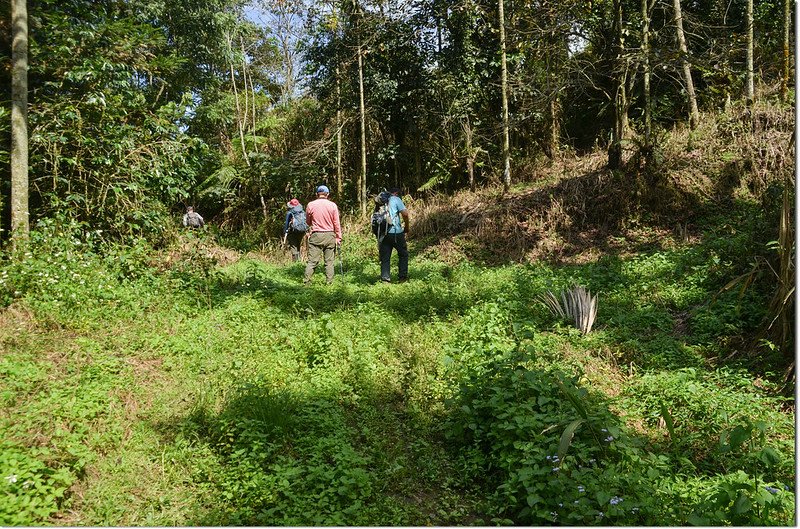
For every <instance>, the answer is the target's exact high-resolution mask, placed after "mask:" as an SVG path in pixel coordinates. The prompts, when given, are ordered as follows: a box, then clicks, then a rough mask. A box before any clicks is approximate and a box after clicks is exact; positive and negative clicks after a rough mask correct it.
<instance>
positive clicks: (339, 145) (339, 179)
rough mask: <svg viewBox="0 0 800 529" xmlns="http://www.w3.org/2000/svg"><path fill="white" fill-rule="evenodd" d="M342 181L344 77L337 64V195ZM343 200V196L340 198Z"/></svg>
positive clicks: (341, 190)
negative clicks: (342, 77)
mask: <svg viewBox="0 0 800 529" xmlns="http://www.w3.org/2000/svg"><path fill="white" fill-rule="evenodd" d="M343 190H344V182H342V79H341V76H340V69H339V66H338V65H337V66H336V196H337V197H341V196H342V193H343V192H344V191H343ZM339 200H341V198H339Z"/></svg>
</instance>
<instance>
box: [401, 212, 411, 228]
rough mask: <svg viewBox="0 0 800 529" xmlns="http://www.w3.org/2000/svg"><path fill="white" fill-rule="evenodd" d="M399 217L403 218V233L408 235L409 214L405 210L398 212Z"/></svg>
mask: <svg viewBox="0 0 800 529" xmlns="http://www.w3.org/2000/svg"><path fill="white" fill-rule="evenodd" d="M400 216H401V217H403V233H408V228H409V218H410V216H409V214H408V210H407V209H403V210H400Z"/></svg>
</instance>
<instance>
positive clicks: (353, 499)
mask: <svg viewBox="0 0 800 529" xmlns="http://www.w3.org/2000/svg"><path fill="white" fill-rule="evenodd" d="M576 163H577V162H576ZM582 163H584V164H586V163H588V162H586V161H584V162H582ZM590 165H591V164H590ZM573 169H574V168H573ZM583 169H584V171H582V172H578V174H576V176H575V177H574V178H571V177H570V178H566V179H564V178H561V177H556V176H554V177H553V178H549V177H548V178H544V177H543V178H542V179H541V181H539V182H530V183H528V184H525V185H524V186H520V187H519V188H516V189H514V190H512V192H511V193H510V194H508V195H505V196H502V194H501V193H500V192H499V191H497V190H492V189H488V190H482V191H480V192H479V193H476V194H470V193H460V194H457V195H456V196H455V197H454V198H453V199H446V198H444V197H434V198H432V199H428V200H426V201H422V200H417V201H414V200H409V207H410V208H411V211H412V212H413V215H414V224H413V225H414V231H413V236H412V239H411V244H410V247H411V264H410V275H411V280H410V281H409V282H408V283H404V284H389V285H386V284H380V283H379V282H378V281H377V279H378V275H379V265H378V262H377V256H376V250H375V242H374V239H372V238H371V237H370V236H368V235H367V234H366V232H365V230H364V229H362V228H358V229H356V228H355V224H352V225H348V226H347V227H346V232H345V235H346V238H345V245H344V248H343V252H342V256H341V257H342V259H341V260H339V261H337V264H336V271H337V277H336V281H335V283H334V284H333V285H332V286H326V285H324V280H323V277H322V273H321V270H318V271H317V273H316V275H315V277H314V281H313V283H312V285H310V286H308V287H304V286H303V285H302V273H303V268H304V266H303V264H302V263H291V262H290V261H289V260H288V256H287V255H286V254H285V253H283V250H282V249H280V248H279V247H278V246H276V245H274V244H271V245H267V246H266V247H265V248H262V250H261V251H252V252H247V253H244V252H236V251H233V250H231V249H228V248H224V247H221V246H220V245H219V244H218V243H217V242H215V241H214V240H213V238H212V237H210V236H209V235H206V234H204V235H201V236H200V237H195V236H193V235H192V234H189V235H186V236H182V238H181V239H180V242H179V243H178V244H176V245H175V246H173V247H171V248H168V249H163V250H159V251H155V250H152V249H149V248H145V249H136V248H134V249H125V250H120V251H121V252H122V253H120V254H119V255H117V256H113V257H110V258H109V257H107V256H105V257H103V256H98V255H95V254H92V253H91V252H81V251H80V249H76V248H75V247H74V246H70V245H71V244H73V243H72V242H69V241H67V242H65V241H64V240H62V238H58V237H56V236H55V235H54V236H53V237H52V238H51V239H47V238H46V237H45V243H43V248H42V251H41V253H36V254H35V255H34V256H33V257H32V260H31V261H30V262H28V263H26V268H24V269H22V268H13V267H12V265H8V266H7V267H5V268H4V269H3V270H2V271H0V274H2V278H3V281H4V282H5V281H14V278H15V277H16V278H23V279H24V280H23V279H16V283H15V285H16V286H15V288H19V289H23V290H24V294H22V293H20V292H22V290H19V291H17V292H18V294H17V298H16V299H15V300H14V301H13V302H12V303H10V304H9V305H8V306H7V307H6V308H4V309H3V310H2V312H0V344H2V353H1V354H0V373H2V375H3V376H2V377H0V399H2V409H3V411H2V412H0V433H2V436H1V437H2V439H3V440H2V441H0V477H3V478H4V479H3V480H2V485H3V486H4V487H6V489H7V490H5V497H6V498H7V501H6V502H5V505H4V506H2V507H0V523H2V524H3V525H69V526H78V525H95V526H119V525H123V526H139V525H144V526H168V525H313V526H319V525H406V526H408V525H412V526H416V525H438V526H452V525H495V524H511V523H515V524H527V525H541V524H570V525H652V524H656V525H674V524H678V525H683V524H687V523H701V524H709V525H713V524H714V523H734V524H745V525H747V524H748V523H757V524H770V523H779V524H792V523H794V520H795V515H794V510H793V505H794V482H795V470H794V468H795V456H794V442H795V434H794V427H793V425H794V404H793V401H792V400H791V399H789V398H786V396H785V395H786V393H785V392H784V393H782V392H781V388H780V387H779V386H780V384H779V382H780V376H779V374H776V373H774V372H770V371H764V370H762V371H758V370H754V369H752V365H751V364H748V363H747V362H742V361H740V360H741V359H742V358H745V359H746V358H747V357H748V355H747V353H748V350H746V349H744V348H745V347H748V344H749V343H750V342H748V341H747V340H742V339H741V337H742V336H747V335H748V333H753V332H754V330H755V329H757V328H758V325H759V324H760V321H761V318H762V317H763V315H764V310H765V308H764V305H765V302H764V300H765V291H764V290H759V289H757V288H755V286H754V287H753V288H750V289H741V290H737V291H736V292H734V291H727V292H722V290H724V289H723V288H722V287H723V286H724V285H725V284H726V283H727V282H728V281H729V280H730V279H731V278H732V277H735V276H736V275H737V274H739V273H740V270H739V269H740V268H741V266H742V259H741V255H742V252H744V251H747V249H748V248H749V245H750V244H752V234H753V233H754V232H756V231H757V230H758V229H759V226H760V225H758V221H757V219H756V217H754V215H753V211H756V210H757V209H758V207H759V206H757V205H753V204H747V203H745V202H742V201H739V200H738V199H736V197H735V196H732V197H731V201H730V202H728V203H727V205H726V206H725V207H723V208H716V209H715V208H708V209H704V210H698V214H696V215H694V216H692V217H691V218H686V217H681V216H668V215H666V214H665V213H663V210H662V214H660V215H650V214H645V213H643V212H642V213H641V214H634V215H631V214H630V213H631V207H630V204H629V203H628V202H626V201H623V200H622V199H620V200H618V201H617V202H615V203H612V204H609V203H605V202H603V200H602V197H604V196H606V193H611V192H612V191H611V190H612V189H616V188H617V187H615V186H618V185H619V184H618V183H615V181H614V180H613V178H614V175H613V174H611V173H605V172H603V171H601V170H600V169H599V168H598V167H595V166H586V167H584V168H583ZM559 170H561V169H559ZM590 188H591V189H594V190H595V192H594V193H593V194H584V191H586V190H587V189H590ZM589 199H591V200H593V201H595V202H592V203H587V202H586V201H587V200H589ZM592 204H596V205H597V208H593V207H592ZM581 210H582V211H583V212H584V213H583V216H582V217H581V216H580V215H578V212H580V211H581ZM615 210H619V211H625V212H626V214H625V215H622V214H616V213H614V211H615ZM634 213H636V212H635V211H634ZM48 245H49V246H48ZM59 248H60V249H61V250H63V251H60V250H59ZM64 248H66V249H64ZM746 264H747V263H745V265H746ZM393 270H394V271H395V272H396V257H394V260H393ZM342 272H343V273H342ZM9 278H11V279H9ZM52 279H56V280H55V281H53V280H52ZM576 284H579V285H583V286H585V287H587V288H589V290H590V291H591V292H592V293H593V294H597V295H598V311H597V321H596V323H595V325H594V328H593V329H592V331H591V332H590V333H589V334H587V335H583V334H581V333H580V332H579V331H577V329H575V328H574V327H573V326H572V325H570V323H569V322H566V321H562V320H561V319H559V318H558V317H556V316H554V315H552V314H551V313H550V312H549V311H548V310H547V308H546V307H545V306H544V304H542V303H541V302H539V296H540V295H542V294H543V293H545V292H546V291H548V290H550V291H553V292H556V293H557V292H558V291H559V290H560V289H566V288H570V287H571V286H573V285H576ZM23 287H24V288H23ZM542 377H543V378H542ZM565 383H566V384H567V386H566V387H565V386H564V384H565ZM573 385H574V387H573ZM559 388H561V389H559ZM569 388H572V389H569ZM601 426H602V428H601ZM600 431H603V432H604V433H603V434H602V435H603V437H606V436H607V439H605V441H604V440H603V439H600V440H599V441H597V442H595V441H594V440H593V438H594V437H596V434H597V433H598V432H600ZM570 432H571V433H572V434H573V435H574V436H575V437H574V438H572V437H570V436H569V435H568V433H570ZM759 432H760V434H759ZM731 439H735V440H736V442H734V441H732V440H731ZM726 443H727V444H726ZM612 445H613V446H612ZM567 450H568V451H569V454H570V455H569V456H567V455H566V454H567ZM556 453H558V454H559V455H560V457H561V458H567V459H565V460H564V462H563V468H561V467H558V466H557V467H553V468H552V469H551V468H550V466H552V464H551V463H546V462H545V460H547V461H552V460H553V459H552V458H553V457H554V456H555V454H556ZM545 454H548V455H547V457H545ZM596 459H597V460H601V459H602V461H601V464H600V463H598V464H595V463H594V462H595V460H596ZM588 461H591V462H593V463H592V464H591V465H595V466H591V465H589V463H586V462H588ZM637 461H638V462H637ZM580 462H583V463H581V464H579V463H580ZM570 465H574V466H573V467H570ZM582 465H584V466H582ZM586 465H588V466H586ZM556 470H561V472H560V473H559V472H556ZM754 483H755V487H753V486H752V484H754ZM547 490H551V491H558V492H551V493H546V492H542V491H547ZM587 490H588V492H586V493H585V491H587ZM728 491H734V492H731V493H730V494H729V495H728V496H725V494H728ZM765 491H767V492H765ZM773 491H774V492H773ZM578 492H580V494H581V495H580V496H576V494H578ZM742 498H744V499H742ZM623 499H624V501H623ZM664 504H669V505H673V507H672V508H670V509H668V510H666V511H664V510H663V505H664Z"/></svg>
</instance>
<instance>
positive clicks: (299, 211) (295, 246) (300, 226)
mask: <svg viewBox="0 0 800 529" xmlns="http://www.w3.org/2000/svg"><path fill="white" fill-rule="evenodd" d="M286 208H287V211H286V221H285V222H284V223H283V244H286V243H287V242H288V243H289V249H290V250H291V251H292V261H299V260H300V245H301V243H302V242H303V237H305V235H306V230H308V224H307V223H306V212H305V211H304V210H303V206H302V204H300V201H299V200H297V199H296V198H293V199H291V200H290V201H289V202H287V203H286Z"/></svg>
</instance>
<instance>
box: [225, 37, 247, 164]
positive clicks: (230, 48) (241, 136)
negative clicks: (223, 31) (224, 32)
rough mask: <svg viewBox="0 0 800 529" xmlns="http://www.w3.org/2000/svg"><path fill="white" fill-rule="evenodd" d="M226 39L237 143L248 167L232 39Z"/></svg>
mask: <svg viewBox="0 0 800 529" xmlns="http://www.w3.org/2000/svg"><path fill="white" fill-rule="evenodd" d="M227 37H228V52H229V53H230V57H229V58H228V68H229V70H230V74H231V86H232V87H233V100H234V102H235V103H236V127H237V128H238V129H239V141H241V142H242V157H243V158H244V161H245V163H246V164H247V165H250V160H249V159H248V158H247V149H246V147H245V144H244V125H243V123H242V109H241V105H240V104H239V90H238V89H237V88H236V74H235V71H234V69H233V39H232V38H231V36H230V35H228V36H227Z"/></svg>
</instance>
